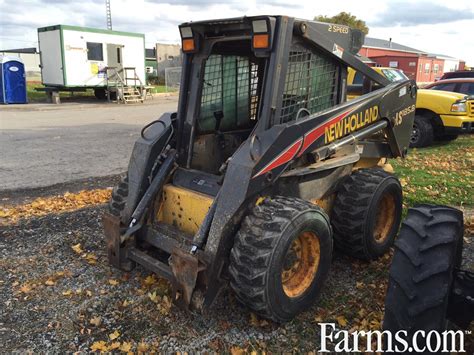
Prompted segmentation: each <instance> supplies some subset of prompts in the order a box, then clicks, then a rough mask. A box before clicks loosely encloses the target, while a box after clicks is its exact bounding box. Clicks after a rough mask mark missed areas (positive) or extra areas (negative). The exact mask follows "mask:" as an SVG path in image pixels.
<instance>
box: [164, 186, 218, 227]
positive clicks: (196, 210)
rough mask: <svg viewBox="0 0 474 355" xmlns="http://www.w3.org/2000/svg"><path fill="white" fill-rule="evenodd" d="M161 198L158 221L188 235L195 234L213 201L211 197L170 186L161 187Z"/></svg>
mask: <svg viewBox="0 0 474 355" xmlns="http://www.w3.org/2000/svg"><path fill="white" fill-rule="evenodd" d="M162 197H163V198H162V202H161V205H160V209H159V211H158V216H157V218H158V221H160V222H163V223H166V224H170V225H173V226H175V227H176V228H178V229H179V230H181V231H183V232H185V233H189V234H196V232H197V230H198V229H199V226H200V225H201V224H202V221H203V220H204V217H206V214H207V211H208V210H209V207H211V204H212V201H213V198H212V197H211V196H208V195H204V194H201V193H199V192H195V191H192V190H188V189H185V188H182V187H176V186H173V185H170V184H168V185H165V186H164V187H163V196H162Z"/></svg>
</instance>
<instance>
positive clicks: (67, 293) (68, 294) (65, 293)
mask: <svg viewBox="0 0 474 355" xmlns="http://www.w3.org/2000/svg"><path fill="white" fill-rule="evenodd" d="M62 294H63V296H70V295H71V294H72V291H71V290H66V291H63V292H62Z"/></svg>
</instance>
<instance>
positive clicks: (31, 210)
mask: <svg viewBox="0 0 474 355" xmlns="http://www.w3.org/2000/svg"><path fill="white" fill-rule="evenodd" d="M110 194H111V189H96V190H83V191H80V192H77V193H70V192H66V193H65V194H64V195H63V196H53V197H47V198H43V197H40V198H37V199H35V200H34V201H32V202H30V203H27V204H24V205H18V206H10V207H0V223H1V222H2V219H4V220H6V221H7V222H16V221H18V220H19V219H20V218H25V217H32V216H43V215H46V214H49V213H59V212H67V211H74V210H77V209H80V208H84V207H87V206H92V205H98V204H102V203H106V202H107V201H108V200H109V199H110Z"/></svg>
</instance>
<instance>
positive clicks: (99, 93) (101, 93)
mask: <svg viewBox="0 0 474 355" xmlns="http://www.w3.org/2000/svg"><path fill="white" fill-rule="evenodd" d="M94 96H95V97H96V98H97V100H106V99H107V93H106V92H105V89H94Z"/></svg>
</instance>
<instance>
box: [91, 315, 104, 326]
mask: <svg viewBox="0 0 474 355" xmlns="http://www.w3.org/2000/svg"><path fill="white" fill-rule="evenodd" d="M89 322H90V323H91V324H92V325H95V326H96V327H98V326H99V325H100V323H101V318H100V317H94V318H91V320H90V321H89Z"/></svg>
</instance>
